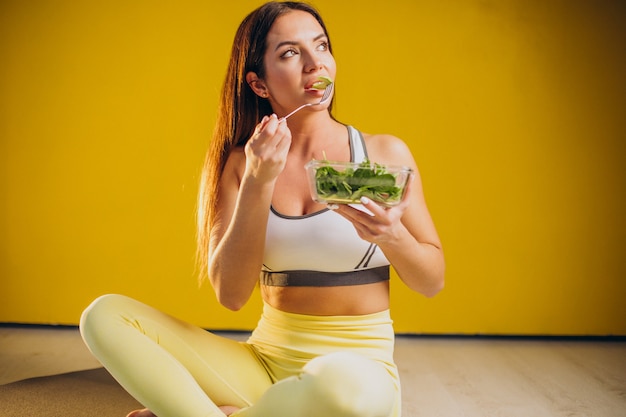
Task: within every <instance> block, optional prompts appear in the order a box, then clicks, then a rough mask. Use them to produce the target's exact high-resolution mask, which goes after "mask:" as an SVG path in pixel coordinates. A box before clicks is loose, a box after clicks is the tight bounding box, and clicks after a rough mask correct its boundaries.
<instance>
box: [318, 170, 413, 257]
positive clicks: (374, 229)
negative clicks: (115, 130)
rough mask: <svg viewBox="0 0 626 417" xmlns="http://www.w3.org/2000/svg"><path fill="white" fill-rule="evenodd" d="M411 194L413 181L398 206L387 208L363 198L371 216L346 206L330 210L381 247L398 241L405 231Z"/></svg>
mask: <svg viewBox="0 0 626 417" xmlns="http://www.w3.org/2000/svg"><path fill="white" fill-rule="evenodd" d="M410 194H411V181H409V184H407V189H406V191H405V193H404V196H403V198H402V201H401V202H400V204H398V205H397V206H394V207H390V208H387V207H383V206H381V205H379V204H377V203H376V202H374V201H372V200H370V199H369V198H366V197H364V198H362V199H361V203H362V204H363V207H364V208H366V209H367V210H369V211H370V213H371V214H370V213H368V212H365V211H362V210H359V209H356V208H354V207H351V206H349V205H346V204H339V205H335V206H329V208H331V209H332V210H334V211H335V212H337V213H338V214H340V215H341V216H343V217H345V218H346V219H347V220H349V221H350V222H351V223H352V224H353V225H354V228H355V229H356V231H357V233H358V235H359V237H360V238H361V239H363V240H366V241H368V242H372V243H375V244H377V245H379V246H381V244H383V245H384V243H385V242H391V241H394V240H396V239H398V237H399V235H400V231H401V230H403V229H405V227H404V225H403V224H402V216H403V215H404V212H405V211H406V209H407V208H408V207H409V202H410V198H409V196H410Z"/></svg>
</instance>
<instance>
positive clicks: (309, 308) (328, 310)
mask: <svg viewBox="0 0 626 417" xmlns="http://www.w3.org/2000/svg"><path fill="white" fill-rule="evenodd" d="M261 293H262V294H263V299H264V300H265V302H266V303H268V304H269V305H271V306H272V307H274V308H276V309H278V310H281V311H285V312H287V313H295V314H307V315H317V316H355V315H364V314H372V313H378V312H380V311H384V310H387V309H388V308H389V281H381V282H376V283H373V284H363V285H350V286H341V287H274V286H267V285H261Z"/></svg>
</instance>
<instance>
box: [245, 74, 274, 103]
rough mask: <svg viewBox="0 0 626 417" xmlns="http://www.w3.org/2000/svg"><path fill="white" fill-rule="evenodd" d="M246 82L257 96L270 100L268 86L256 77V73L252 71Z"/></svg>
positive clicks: (247, 75)
mask: <svg viewBox="0 0 626 417" xmlns="http://www.w3.org/2000/svg"><path fill="white" fill-rule="evenodd" d="M246 82H247V83H248V85H249V86H250V88H251V89H252V91H254V93H255V94H256V95H257V96H259V97H263V98H268V97H269V93H268V91H267V86H266V85H265V83H264V82H263V80H261V79H260V78H259V77H258V76H257V75H256V73H255V72H252V71H250V72H249V73H247V74H246Z"/></svg>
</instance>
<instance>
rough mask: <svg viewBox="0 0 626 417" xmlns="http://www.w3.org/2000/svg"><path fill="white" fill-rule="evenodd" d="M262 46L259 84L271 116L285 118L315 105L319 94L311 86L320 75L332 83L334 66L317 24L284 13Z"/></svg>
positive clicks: (307, 16) (305, 15) (301, 15)
mask: <svg viewBox="0 0 626 417" xmlns="http://www.w3.org/2000/svg"><path fill="white" fill-rule="evenodd" d="M266 42H267V49H266V52H265V57H264V58H265V79H264V80H263V81H264V84H265V86H266V88H267V92H268V93H269V100H270V103H271V105H272V108H273V110H274V112H275V113H277V114H279V115H280V114H285V113H287V112H289V111H291V110H293V109H294V108H296V107H298V106H300V105H302V104H304V103H311V102H316V101H319V100H320V98H321V97H322V94H323V90H317V89H314V88H312V87H311V85H312V84H313V83H314V82H315V81H317V80H318V77H319V76H320V75H325V76H328V77H330V78H332V79H335V73H336V65H335V59H334V58H333V56H332V54H331V53H330V50H329V49H328V38H327V37H326V35H325V34H324V29H322V27H321V26H320V24H319V23H318V22H317V20H316V19H315V18H314V17H313V16H312V15H311V14H309V13H307V12H303V11H299V10H294V11H291V12H288V13H286V14H284V15H282V16H280V17H279V18H277V19H276V21H275V22H274V24H273V25H272V28H271V29H270V31H269V33H268V35H267V41H266ZM329 102H330V101H329ZM329 102H327V103H329ZM325 106H326V107H327V106H328V104H325Z"/></svg>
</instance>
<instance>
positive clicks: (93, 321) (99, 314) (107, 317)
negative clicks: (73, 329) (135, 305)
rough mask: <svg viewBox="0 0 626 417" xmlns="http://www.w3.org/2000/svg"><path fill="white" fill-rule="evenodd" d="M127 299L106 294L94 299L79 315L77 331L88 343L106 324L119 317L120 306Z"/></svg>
mask: <svg viewBox="0 0 626 417" xmlns="http://www.w3.org/2000/svg"><path fill="white" fill-rule="evenodd" d="M127 300H128V298H127V297H125V296H122V295H118V294H107V295H103V296H100V297H98V298H96V299H95V300H94V301H93V302H92V303H91V304H90V305H89V306H88V307H87V308H86V309H85V310H84V311H83V313H82V314H81V317H80V323H79V330H80V333H81V335H82V337H83V339H84V340H85V342H88V344H89V341H90V339H92V338H93V336H94V335H95V334H96V333H97V332H98V331H99V330H100V329H104V328H106V327H108V326H107V324H108V323H110V322H111V321H112V320H115V318H116V317H119V314H120V312H121V309H122V307H121V306H122V304H123V303H125V302H127Z"/></svg>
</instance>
